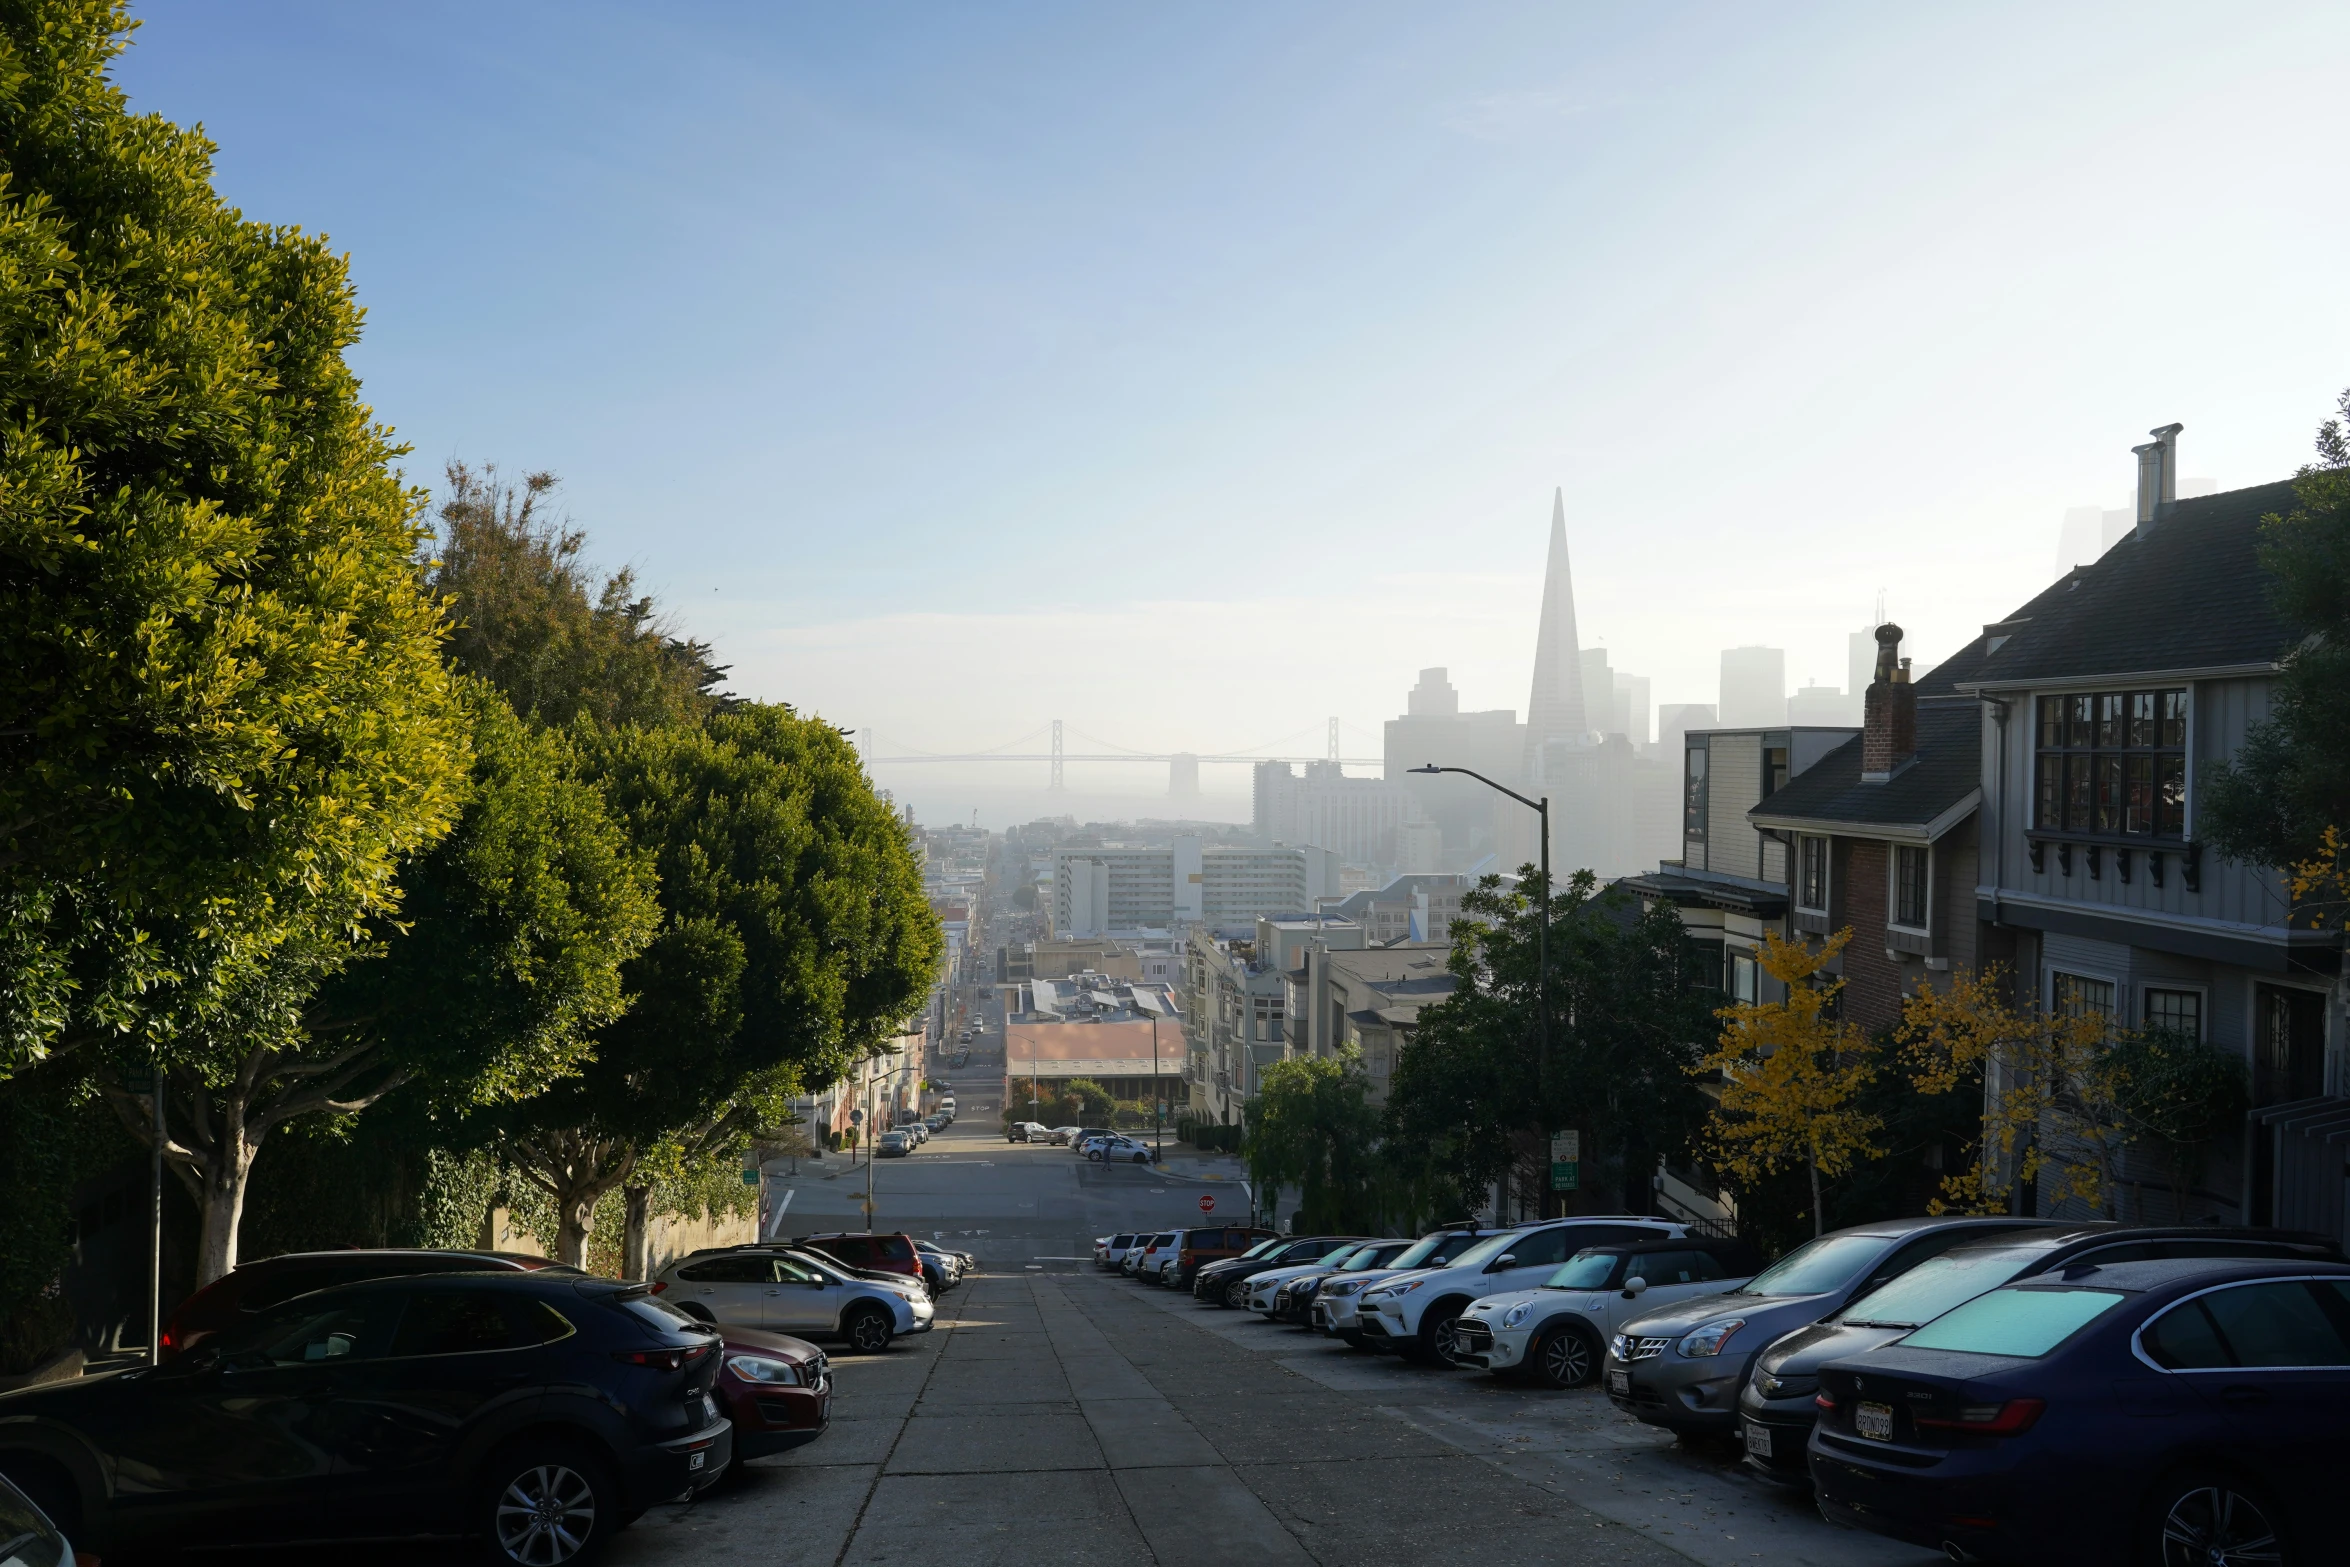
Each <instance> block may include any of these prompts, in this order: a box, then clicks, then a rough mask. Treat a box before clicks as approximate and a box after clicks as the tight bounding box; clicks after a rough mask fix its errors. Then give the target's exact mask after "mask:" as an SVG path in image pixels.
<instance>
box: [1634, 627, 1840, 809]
mask: <svg viewBox="0 0 2350 1567" xmlns="http://www.w3.org/2000/svg"><path fill="white" fill-rule="evenodd" d="M1874 645H1875V644H1873V643H1872V644H1871V646H1872V647H1873V646H1874ZM1713 726H1714V705H1713V704H1712V703H1711V702H1667V703H1665V704H1664V705H1663V706H1662V707H1659V708H1658V709H1657V710H1656V748H1657V749H1658V750H1659V751H1661V752H1663V753H1664V755H1665V758H1666V760H1668V761H1671V762H1674V763H1676V764H1678V762H1679V760H1680V758H1679V757H1678V756H1677V755H1676V754H1675V753H1676V752H1678V751H1679V750H1680V749H1681V742H1682V738H1683V737H1684V736H1686V735H1687V734H1688V733H1689V731H1690V730H1692V729H1711V728H1712V727H1713ZM1674 776H1675V777H1676V778H1678V777H1679V776H1680V774H1679V773H1678V772H1676V773H1675V774H1674Z"/></svg>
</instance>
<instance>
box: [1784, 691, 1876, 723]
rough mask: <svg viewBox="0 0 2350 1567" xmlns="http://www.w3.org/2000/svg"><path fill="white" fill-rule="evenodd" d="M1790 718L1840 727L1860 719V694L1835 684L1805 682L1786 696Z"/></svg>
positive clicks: (1797, 721) (1791, 721) (1790, 719)
mask: <svg viewBox="0 0 2350 1567" xmlns="http://www.w3.org/2000/svg"><path fill="white" fill-rule="evenodd" d="M1787 722H1788V723H1790V724H1817V725H1820V726H1822V727H1825V728H1841V727H1844V726H1846V725H1850V724H1857V723H1859V722H1860V698H1858V697H1857V696H1849V695H1847V694H1846V693H1844V692H1842V691H1839V690H1837V689H1836V688H1835V687H1834V686H1822V685H1806V686H1799V687H1797V688H1796V691H1795V694H1794V695H1793V696H1790V697H1789V698H1788V699H1787Z"/></svg>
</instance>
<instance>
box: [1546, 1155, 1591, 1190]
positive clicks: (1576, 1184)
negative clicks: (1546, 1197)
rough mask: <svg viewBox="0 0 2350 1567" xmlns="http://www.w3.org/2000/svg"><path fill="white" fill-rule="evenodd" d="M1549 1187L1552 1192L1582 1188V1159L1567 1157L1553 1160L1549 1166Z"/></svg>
mask: <svg viewBox="0 0 2350 1567" xmlns="http://www.w3.org/2000/svg"><path fill="white" fill-rule="evenodd" d="M1550 1189H1551V1190H1552V1191H1554V1192H1574V1191H1581V1190H1582V1189H1583V1161H1582V1160H1580V1159H1567V1160H1559V1161H1553V1162H1552V1164H1551V1167H1550Z"/></svg>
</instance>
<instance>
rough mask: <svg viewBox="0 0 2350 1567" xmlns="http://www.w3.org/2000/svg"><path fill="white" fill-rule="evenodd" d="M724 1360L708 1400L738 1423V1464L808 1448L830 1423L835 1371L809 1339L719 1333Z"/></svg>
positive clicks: (735, 1469) (732, 1330) (750, 1331)
mask: <svg viewBox="0 0 2350 1567" xmlns="http://www.w3.org/2000/svg"><path fill="white" fill-rule="evenodd" d="M719 1332H720V1334H721V1335H722V1338H723V1342H724V1358H723V1359H722V1360H721V1361H720V1362H719V1365H718V1380H717V1381H716V1382H715V1383H713V1384H712V1385H711V1389H710V1396H711V1397H713V1398H715V1399H717V1400H718V1407H719V1408H720V1409H721V1410H723V1411H725V1413H726V1418H727V1419H729V1420H731V1421H733V1422H734V1462H733V1463H732V1464H731V1465H729V1466H728V1473H730V1474H739V1473H740V1472H741V1470H742V1467H743V1463H744V1461H745V1460H747V1459H752V1458H765V1457H767V1456H769V1455H770V1454H774V1453H788V1452H790V1451H791V1450H792V1449H793V1448H795V1447H805V1446H807V1445H808V1444H809V1443H810V1442H813V1441H815V1440H816V1439H817V1438H818V1437H820V1436H822V1435H823V1434H824V1433H825V1431H826V1430H828V1429H829V1428H830V1427H831V1425H832V1367H831V1363H830V1362H829V1361H827V1360H826V1359H825V1358H824V1351H822V1350H821V1349H818V1348H817V1347H816V1346H815V1345H813V1344H811V1343H809V1342H808V1341H807V1340H806V1339H800V1338H793V1337H791V1336H789V1335H788V1334H783V1333H768V1332H764V1331H762V1330H759V1329H756V1328H739V1327H728V1328H721V1329H720V1330H719Z"/></svg>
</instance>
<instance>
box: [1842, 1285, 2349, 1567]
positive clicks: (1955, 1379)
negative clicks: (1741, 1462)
mask: <svg viewBox="0 0 2350 1567" xmlns="http://www.w3.org/2000/svg"><path fill="white" fill-rule="evenodd" d="M1820 1385H1821V1392H1820V1395H1819V1400H1818V1401H1819V1406H1820V1418H1819V1423H1818V1425H1817V1426H1815V1427H1814V1428H1813V1431H1812V1437H1811V1448H1810V1456H1811V1471H1812V1481H1813V1485H1814V1487H1815V1489H1816V1492H1817V1494H1818V1497H1819V1501H1820V1507H1821V1510H1822V1511H1823V1512H1825V1513H1826V1514H1827V1515H1828V1517H1829V1518H1831V1519H1832V1520H1834V1521H1836V1522H1839V1523H1844V1524H1849V1525H1852V1526H1854V1527H1857V1528H1862V1529H1868V1530H1873V1531H1875V1532H1876V1533H1879V1534H1885V1535H1891V1536H1892V1537H1894V1538H1895V1539H1899V1540H1906V1541H1909V1542H1911V1543H1912V1544H1917V1545H1923V1546H1928V1547H1932V1548H1935V1549H1941V1550H1946V1551H1949V1552H1950V1553H1951V1554H1952V1555H1953V1556H1954V1557H1955V1558H1956V1559H1958V1560H1962V1561H1964V1560H1977V1559H1979V1560H1984V1561H1998V1562H2014V1563H2030V1562H2049V1563H2058V1562H2061V1563H2065V1564H2067V1567H2074V1564H2080V1563H2091V1562H2127V1563H2130V1564H2132V1567H2139V1564H2143V1567H2190V1564H2192V1567H2304V1564H2312V1563H2317V1562H2336V1561H2340V1560H2342V1559H2343V1555H2342V1539H2343V1528H2344V1518H2345V1507H2344V1501H2343V1481H2344V1478H2345V1477H2346V1476H2350V1266H2345V1265H2343V1264H2340V1263H2306V1262H2291V1261H2258V1262H2256V1261H2244V1260H2228V1259H2215V1258H2180V1259H2174V1260H2168V1261H2161V1262H2131V1263H2117V1264H2113V1265H2109V1266H2105V1267H2097V1266H2094V1265H2083V1266H2079V1267H2073V1268H2066V1269H2064V1270H2063V1271H2061V1272H2059V1273H2056V1274H2054V1275H2047V1276H2040V1277H2035V1278H2031V1279H2025V1280H2020V1281H2018V1282H2016V1283H2014V1284H2010V1285H2007V1286H2006V1287H2004V1288H2001V1289H1996V1290H1993V1291H1991V1292H1990V1293H1989V1294H1987V1295H1982V1296H1978V1297H1977V1298H1976V1299H1974V1300H1971V1301H1969V1302H1967V1303H1966V1304H1965V1305H1963V1306H1960V1307H1959V1308H1957V1309H1956V1310H1955V1311H1952V1312H1950V1313H1949V1314H1948V1315H1946V1316H1943V1317H1941V1318H1939V1319H1937V1320H1936V1321H1934V1322H1930V1323H1928V1324H1927V1325H1926V1326H1925V1327H1923V1328H1920V1329H1918V1330H1917V1331H1916V1332H1914V1333H1911V1334H1909V1335H1908V1336H1907V1337H1905V1338H1903V1339H1901V1340H1900V1341H1899V1342H1897V1343H1894V1344H1890V1345H1887V1346H1886V1347H1885V1348H1883V1349H1879V1350H1874V1351H1871V1352H1870V1353H1868V1354H1865V1355H1856V1356H1852V1357H1850V1358H1847V1359H1843V1360H1835V1361H1830V1362H1829V1363H1828V1364H1827V1365H1825V1366H1823V1367H1821V1369H1820Z"/></svg>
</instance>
